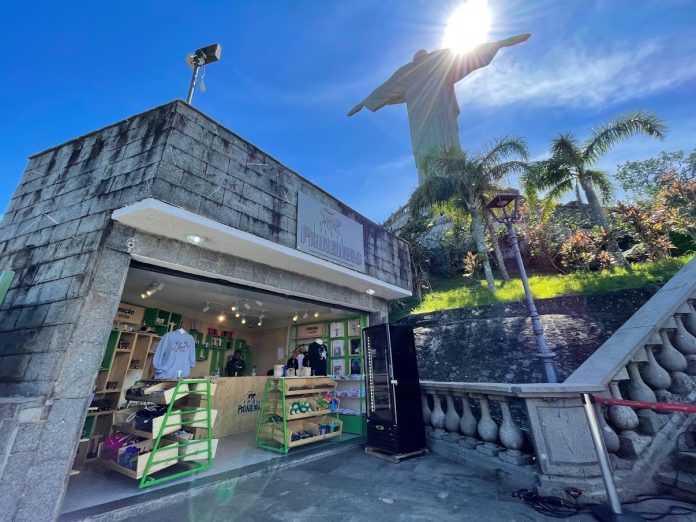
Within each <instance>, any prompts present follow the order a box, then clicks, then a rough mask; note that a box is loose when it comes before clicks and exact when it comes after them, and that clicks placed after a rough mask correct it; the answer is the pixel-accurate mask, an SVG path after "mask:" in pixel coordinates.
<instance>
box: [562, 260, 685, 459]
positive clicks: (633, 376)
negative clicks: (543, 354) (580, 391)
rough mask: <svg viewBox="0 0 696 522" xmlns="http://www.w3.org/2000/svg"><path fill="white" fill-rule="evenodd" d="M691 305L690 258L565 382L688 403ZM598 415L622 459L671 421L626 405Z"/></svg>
mask: <svg viewBox="0 0 696 522" xmlns="http://www.w3.org/2000/svg"><path fill="white" fill-rule="evenodd" d="M695 301H696V260H691V261H690V262H689V263H688V264H687V265H686V266H684V268H682V270H680V271H679V273H677V274H676V275H675V276H674V277H673V278H672V279H671V280H670V281H669V282H668V283H667V284H666V285H664V286H663V287H662V288H661V289H660V290H659V291H658V292H657V293H656V294H655V295H654V296H653V297H652V298H651V299H650V300H649V301H648V302H647V303H645V305H643V307H642V308H641V309H640V310H638V312H636V314H635V315H633V316H632V317H631V318H630V319H629V320H628V321H627V322H626V323H624V325H623V326H622V327H621V328H619V329H618V330H617V331H616V332H615V333H614V335H612V336H611V337H610V338H609V339H608V340H607V341H606V342H605V343H604V344H603V345H602V346H601V347H600V348H599V349H598V350H597V351H596V352H595V353H594V354H592V356H590V357H589V358H588V359H587V360H586V361H585V362H584V363H583V364H582V365H581V366H580V367H579V368H578V369H577V370H576V371H575V372H573V374H571V375H570V377H568V379H566V381H565V383H566V384H576V383H589V384H603V385H605V386H606V390H605V392H604V393H603V395H605V396H609V397H613V398H615V399H630V400H634V401H643V402H692V401H693V400H694V398H696V381H695V380H694V376H696V309H695V308H694V302H695ZM602 413H603V414H602V415H601V416H600V419H599V420H600V422H601V423H603V428H604V439H605V443H606V445H607V450H608V451H609V452H610V453H613V454H615V455H617V456H618V457H621V458H624V459H637V458H639V456H640V455H641V454H642V453H643V452H644V451H645V450H646V449H647V448H649V447H650V445H651V444H652V443H653V439H654V438H655V437H656V435H657V434H658V433H659V432H660V431H661V430H662V428H663V427H664V426H665V425H666V423H667V422H668V421H669V419H670V417H671V416H670V415H669V414H657V413H655V412H654V411H653V410H648V409H641V410H634V409H632V408H630V407H628V406H609V407H605V408H603V410H602ZM670 428H671V427H670ZM624 466H626V465H624Z"/></svg>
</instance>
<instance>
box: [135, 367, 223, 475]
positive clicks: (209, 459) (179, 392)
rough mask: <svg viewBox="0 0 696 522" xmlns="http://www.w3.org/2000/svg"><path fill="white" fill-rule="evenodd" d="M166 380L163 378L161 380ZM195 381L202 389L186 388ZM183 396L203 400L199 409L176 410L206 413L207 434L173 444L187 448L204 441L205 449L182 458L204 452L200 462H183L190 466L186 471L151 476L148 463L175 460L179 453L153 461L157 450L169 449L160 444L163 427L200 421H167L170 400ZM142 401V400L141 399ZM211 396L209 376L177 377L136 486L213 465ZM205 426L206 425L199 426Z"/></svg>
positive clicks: (197, 471) (169, 413)
mask: <svg viewBox="0 0 696 522" xmlns="http://www.w3.org/2000/svg"><path fill="white" fill-rule="evenodd" d="M162 382H166V381H162ZM183 384H187V385H188V386H187V388H186V389H182V385H183ZM198 384H203V385H204V389H205V391H198V390H191V389H189V388H190V387H191V386H192V385H198ZM185 395H202V396H203V399H204V400H205V404H206V405H205V407H202V408H193V409H187V410H180V411H179V410H177V411H179V413H180V414H181V415H185V414H196V413H202V412H206V415H207V416H206V419H207V422H206V424H207V432H208V433H207V436H206V438H205V439H196V440H190V441H187V442H178V443H177V448H181V447H187V446H192V445H193V444H200V441H201V440H205V441H207V444H206V448H205V449H202V450H198V451H194V452H191V453H186V454H185V455H184V456H185V457H190V456H193V455H205V457H204V459H201V460H204V462H199V461H187V464H189V465H191V466H192V467H191V468H190V469H187V470H183V471H179V472H176V473H172V474H171V475H166V476H162V477H159V478H154V477H151V476H150V469H151V468H152V466H154V465H157V464H162V463H163V462H169V461H172V460H179V458H180V456H179V455H178V454H177V456H176V457H167V458H163V459H159V460H157V453H158V452H161V451H162V450H164V449H171V448H172V445H171V444H170V445H167V446H160V444H161V442H162V438H163V436H164V431H165V429H166V428H171V427H172V426H179V425H181V426H182V427H183V426H188V425H191V424H197V423H199V422H201V421H200V420H196V419H195V418H193V419H191V420H188V421H183V420H182V421H181V422H176V423H174V424H171V423H170V422H169V417H170V416H171V413H172V408H173V407H174V403H175V402H176V400H177V397H179V396H182V397H183V396H185ZM144 402H146V401H144ZM210 404H211V399H210V379H180V380H178V381H176V387H175V389H174V394H173V395H172V399H171V401H169V405H168V406H167V412H166V413H165V414H164V419H163V420H162V423H161V424H160V429H159V432H158V433H157V437H156V438H155V442H154V445H153V448H152V451H151V452H150V456H149V458H148V460H147V464H146V465H145V472H144V473H143V476H142V478H141V479H140V485H139V487H140V488H146V487H149V486H154V485H156V484H161V483H162V482H166V481H168V480H174V479H177V478H181V477H185V476H187V475H192V474H193V473H200V472H201V471H205V470H206V469H209V468H210V467H211V466H212V465H213V439H212V435H213V429H212V413H211V411H210V410H211V408H210ZM203 429H206V428H203ZM166 469H167V468H165V469H164V470H160V472H165V471H166Z"/></svg>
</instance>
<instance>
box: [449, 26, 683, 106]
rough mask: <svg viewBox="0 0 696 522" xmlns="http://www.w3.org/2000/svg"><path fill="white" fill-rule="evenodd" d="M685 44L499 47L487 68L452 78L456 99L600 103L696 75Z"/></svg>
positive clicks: (469, 102) (652, 90)
mask: <svg viewBox="0 0 696 522" xmlns="http://www.w3.org/2000/svg"><path fill="white" fill-rule="evenodd" d="M689 55H690V52H689V50H688V49H683V48H682V49H680V51H679V52H678V53H674V47H673V46H668V45H664V44H663V43H662V42H660V41H657V40H651V41H646V42H642V43H641V44H638V45H636V44H632V45H628V44H619V45H615V46H614V47H612V48H609V49H607V48H602V47H601V46H598V45H592V46H588V47H586V48H584V47H577V46H576V47H554V48H552V49H550V50H549V52H548V53H547V54H546V55H544V56H542V57H540V58H539V59H538V60H535V61H526V62H525V61H520V59H519V54H517V55H516V54H515V52H514V49H513V50H503V51H502V52H501V53H500V54H499V55H498V56H497V57H496V58H495V59H494V60H493V62H492V64H491V65H489V66H488V67H487V68H485V69H483V70H481V71H478V72H475V73H474V74H472V76H470V77H469V78H465V79H464V80H463V81H461V82H460V83H459V84H457V94H458V96H459V98H460V101H461V103H462V105H464V106H466V105H479V106H484V107H501V106H505V105H510V104H516V103H524V104H527V105H533V106H536V107H569V108H577V107H585V108H600V107H604V106H607V105H612V104H616V103H619V102H623V101H629V100H633V99H638V98H641V97H644V96H647V95H650V94H654V93H657V92H661V91H665V90H668V89H670V88H673V87H676V86H678V85H680V84H683V83H685V82H687V81H689V80H692V79H694V78H696V62H694V61H687V60H685V59H684V57H686V56H689Z"/></svg>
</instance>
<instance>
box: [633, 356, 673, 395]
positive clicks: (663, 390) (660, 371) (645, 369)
mask: <svg viewBox="0 0 696 522" xmlns="http://www.w3.org/2000/svg"><path fill="white" fill-rule="evenodd" d="M653 350H655V346H653V345H647V346H646V347H645V353H646V354H647V356H648V362H647V363H645V364H643V366H642V367H641V369H640V373H641V375H642V376H643V381H644V382H645V383H646V384H647V385H648V386H650V387H651V388H652V389H653V391H654V392H655V396H656V397H657V399H658V400H659V401H660V402H666V401H668V400H670V397H671V394H670V393H669V392H668V391H667V390H668V389H669V387H670V386H671V385H672V379H671V378H670V376H669V372H668V371H667V370H665V369H664V368H663V367H662V366H660V365H659V364H658V363H657V361H656V360H655V353H654V351H653Z"/></svg>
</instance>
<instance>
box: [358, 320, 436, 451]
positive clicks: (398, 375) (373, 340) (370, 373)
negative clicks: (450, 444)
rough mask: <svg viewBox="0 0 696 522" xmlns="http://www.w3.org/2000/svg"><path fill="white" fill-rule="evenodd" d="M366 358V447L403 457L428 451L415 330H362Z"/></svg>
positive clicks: (392, 326)
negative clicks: (426, 449) (425, 449)
mask: <svg viewBox="0 0 696 522" xmlns="http://www.w3.org/2000/svg"><path fill="white" fill-rule="evenodd" d="M363 346H364V347H365V355H366V358H367V364H366V370H367V371H366V372H365V392H366V395H367V445H368V446H369V447H372V448H375V449H377V450H380V451H383V452H385V453H390V454H393V455H400V454H401V455H403V454H406V453H411V452H416V451H420V450H422V449H424V448H425V428H424V426H423V412H422V409H421V399H420V385H419V382H418V363H417V361H416V347H415V344H414V342H413V328H411V327H410V326H406V325H395V324H379V325H375V326H370V327H368V328H365V329H364V330H363Z"/></svg>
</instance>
